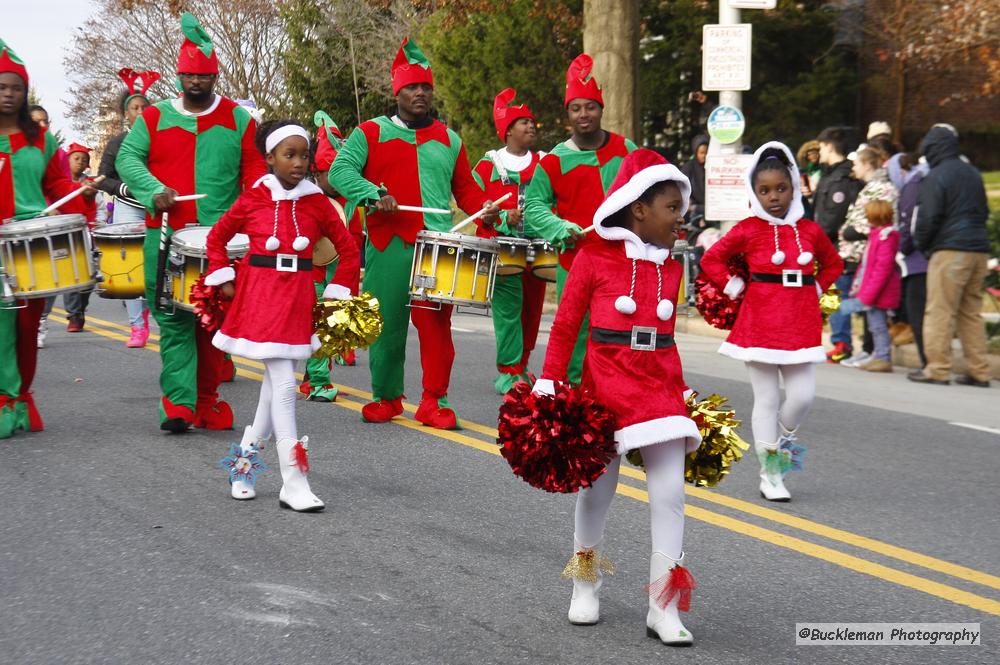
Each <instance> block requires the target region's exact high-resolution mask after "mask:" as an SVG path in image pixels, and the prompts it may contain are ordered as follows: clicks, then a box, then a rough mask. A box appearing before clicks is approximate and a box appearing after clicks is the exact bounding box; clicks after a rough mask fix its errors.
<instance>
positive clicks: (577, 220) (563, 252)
mask: <svg viewBox="0 0 1000 665" xmlns="http://www.w3.org/2000/svg"><path fill="white" fill-rule="evenodd" d="M593 64H594V63H593V59H592V58H591V57H590V56H589V55H587V54H586V53H583V54H581V55H579V56H577V58H576V59H575V60H574V61H573V62H572V63H571V64H570V66H569V69H568V70H567V71H566V96H565V100H564V105H565V106H566V107H568V106H569V104H570V102H572V101H573V100H574V99H589V100H593V101H595V102H597V103H598V104H600V105H601V107H602V108H603V107H604V95H603V94H602V93H601V87H600V86H599V85H598V84H597V80H596V79H595V78H594V77H593V74H592V73H591V72H592V70H593ZM605 134H606V140H605V142H604V145H602V146H601V147H600V148H598V149H597V150H582V149H580V147H579V146H577V145H576V143H574V142H573V139H572V138H570V139H567V140H566V141H563V142H562V143H560V144H558V145H556V147H555V148H553V149H552V151H551V152H549V153H548V154H546V155H545V156H544V157H542V160H541V162H539V164H538V168H536V169H535V173H534V175H533V176H532V178H531V183H530V184H529V185H528V190H527V192H526V196H525V203H524V230H525V233H526V234H527V235H529V236H532V237H541V238H545V239H546V240H548V241H549V242H550V243H552V244H553V245H555V246H556V247H557V248H558V249H559V267H558V268H557V270H556V294H557V297H558V298H559V299H561V298H562V292H563V287H564V286H565V284H566V277H567V275H568V274H569V269H570V266H572V265H573V257H575V256H576V254H577V252H579V251H580V249H582V248H583V247H586V246H587V245H588V244H590V243H592V242H596V239H595V238H594V236H593V235H590V234H588V235H585V236H583V237H581V238H579V239H577V240H576V242H575V243H573V245H572V247H569V246H567V240H568V239H569V238H570V231H577V232H579V231H581V230H583V229H584V228H587V227H589V226H590V225H591V222H592V221H593V218H594V213H595V212H596V211H597V208H598V206H600V205H601V201H603V200H604V195H605V193H606V192H607V191H608V188H609V187H610V186H611V183H612V182H614V179H615V176H616V175H618V169H619V167H620V166H621V163H622V159H624V158H625V155H627V154H628V153H630V152H632V151H633V150H635V149H636V145H635V144H634V143H632V141H630V140H628V139H627V138H625V137H624V136H620V135H618V134H614V133H612V132H608V131H605ZM587 328H588V326H587V324H586V321H585V324H584V325H582V326H580V334H579V337H578V339H577V344H576V347H575V349H574V351H573V357H572V360H571V362H570V367H569V374H568V376H569V380H570V381H571V382H573V383H579V382H580V378H581V372H582V370H583V357H584V355H585V352H586V340H587Z"/></svg>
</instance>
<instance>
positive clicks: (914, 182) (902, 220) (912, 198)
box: [896, 167, 927, 277]
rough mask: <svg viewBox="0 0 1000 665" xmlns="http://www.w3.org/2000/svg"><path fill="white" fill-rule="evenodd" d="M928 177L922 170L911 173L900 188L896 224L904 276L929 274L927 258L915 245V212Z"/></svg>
mask: <svg viewBox="0 0 1000 665" xmlns="http://www.w3.org/2000/svg"><path fill="white" fill-rule="evenodd" d="M918 169H919V167H918ZM924 175H926V173H925V171H924V170H922V169H919V170H917V171H916V172H911V175H910V176H909V177H908V178H907V180H906V183H905V184H904V185H903V186H902V187H901V188H900V191H899V203H898V204H897V205H898V212H899V214H898V215H897V216H896V223H897V224H898V228H899V251H900V252H901V253H902V254H903V276H904V277H909V276H910V275H919V274H921V273H925V272H927V257H926V256H924V253H923V252H921V251H920V250H919V249H917V247H916V245H914V244H913V221H914V220H913V211H914V209H915V208H916V207H917V197H918V196H919V195H920V184H921V182H922V181H923V179H924Z"/></svg>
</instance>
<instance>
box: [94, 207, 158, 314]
mask: <svg viewBox="0 0 1000 665" xmlns="http://www.w3.org/2000/svg"><path fill="white" fill-rule="evenodd" d="M145 238H146V225H145V224H143V223H141V222H122V223H120V224H109V225H108V226H105V227H102V228H99V229H97V230H96V231H94V245H95V246H96V247H97V249H98V250H99V251H100V258H99V259H98V264H97V265H98V269H99V270H100V272H101V275H102V278H103V279H102V281H101V287H100V295H101V297H102V298H121V299H132V298H140V297H142V296H143V295H144V294H145V277H144V274H143V263H144V261H143V254H142V245H143V241H144V240H145Z"/></svg>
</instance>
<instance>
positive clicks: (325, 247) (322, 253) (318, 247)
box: [312, 197, 347, 266]
mask: <svg viewBox="0 0 1000 665" xmlns="http://www.w3.org/2000/svg"><path fill="white" fill-rule="evenodd" d="M327 199H328V200H329V201H330V203H331V204H333V208H334V209H335V210H336V211H337V212H338V213H339V214H340V219H341V220H343V222H344V226H347V214H346V213H345V212H344V206H342V205H340V202H339V201H337V199H334V198H330V197H327ZM339 258H340V253H339V252H337V248H336V247H334V246H333V242H332V241H331V240H330V239H329V238H327V237H326V236H320V237H319V240H317V241H316V244H315V245H313V256H312V262H313V265H314V266H328V265H330V264H331V263H333V262H334V261H336V260H337V259H339Z"/></svg>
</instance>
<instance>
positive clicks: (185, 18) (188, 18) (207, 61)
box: [177, 12, 219, 74]
mask: <svg viewBox="0 0 1000 665" xmlns="http://www.w3.org/2000/svg"><path fill="white" fill-rule="evenodd" d="M181 32H183V33H184V43H183V44H181V52H180V54H179V55H178V56H177V73H178V74H218V73H219V59H218V58H217V57H215V45H214V44H212V38H211V37H209V36H208V33H207V32H205V28H203V27H201V23H199V22H198V19H196V18H195V17H194V15H193V14H190V13H188V12H185V13H184V14H183V15H182V16H181Z"/></svg>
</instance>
